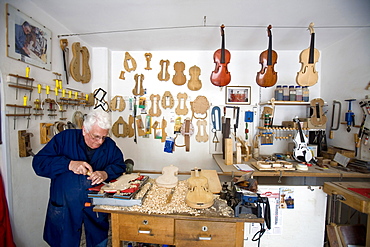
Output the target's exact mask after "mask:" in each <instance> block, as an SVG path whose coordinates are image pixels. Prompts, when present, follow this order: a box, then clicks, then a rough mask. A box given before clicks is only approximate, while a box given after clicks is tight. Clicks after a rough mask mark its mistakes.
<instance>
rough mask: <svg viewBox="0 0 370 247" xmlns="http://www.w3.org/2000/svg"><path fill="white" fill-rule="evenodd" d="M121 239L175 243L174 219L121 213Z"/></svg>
mask: <svg viewBox="0 0 370 247" xmlns="http://www.w3.org/2000/svg"><path fill="white" fill-rule="evenodd" d="M119 217H120V219H119V239H124V240H126V241H136V242H144V243H157V244H173V243H174V221H175V220H174V219H173V218H166V217H156V216H139V215H119Z"/></svg>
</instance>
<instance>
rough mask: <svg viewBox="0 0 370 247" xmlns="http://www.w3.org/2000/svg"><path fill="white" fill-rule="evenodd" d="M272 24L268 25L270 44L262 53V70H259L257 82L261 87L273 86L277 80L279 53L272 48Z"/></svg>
mask: <svg viewBox="0 0 370 247" xmlns="http://www.w3.org/2000/svg"><path fill="white" fill-rule="evenodd" d="M271 28H272V26H271V25H269V26H268V27H267V36H268V37H269V45H268V48H267V50H265V51H263V52H261V54H260V64H261V66H262V67H261V70H260V71H259V72H257V76H256V82H257V84H258V85H259V86H260V87H272V86H274V85H275V84H276V82H277V72H275V70H274V66H275V64H276V62H277V57H278V55H277V53H276V51H274V50H273V49H272V32H271Z"/></svg>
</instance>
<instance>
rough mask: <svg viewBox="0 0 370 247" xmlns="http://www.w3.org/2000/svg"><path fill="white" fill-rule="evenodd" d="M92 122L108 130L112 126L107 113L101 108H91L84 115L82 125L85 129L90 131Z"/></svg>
mask: <svg viewBox="0 0 370 247" xmlns="http://www.w3.org/2000/svg"><path fill="white" fill-rule="evenodd" d="M94 124H97V125H98V126H99V127H100V128H102V129H107V130H109V129H110V128H111V127H112V123H111V117H110V115H109V113H107V112H106V111H104V110H102V109H96V110H91V111H90V112H89V113H88V114H87V115H86V117H85V121H84V124H83V125H84V127H85V129H86V130H87V131H90V130H91V128H92V126H93V125H94Z"/></svg>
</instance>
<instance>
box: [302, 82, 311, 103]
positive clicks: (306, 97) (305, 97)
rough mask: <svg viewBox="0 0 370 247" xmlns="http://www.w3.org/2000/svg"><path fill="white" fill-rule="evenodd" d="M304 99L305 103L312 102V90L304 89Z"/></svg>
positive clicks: (305, 87)
mask: <svg viewBox="0 0 370 247" xmlns="http://www.w3.org/2000/svg"><path fill="white" fill-rule="evenodd" d="M302 99H303V101H304V102H308V101H309V100H310V90H309V89H308V87H307V86H304V87H303V88H302Z"/></svg>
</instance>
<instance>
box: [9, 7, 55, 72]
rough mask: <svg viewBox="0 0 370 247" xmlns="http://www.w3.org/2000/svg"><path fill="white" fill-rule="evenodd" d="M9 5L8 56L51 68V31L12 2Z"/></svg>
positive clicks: (44, 67)
mask: <svg viewBox="0 0 370 247" xmlns="http://www.w3.org/2000/svg"><path fill="white" fill-rule="evenodd" d="M6 7H7V56H8V57H11V58H14V59H17V60H18V61H22V62H25V63H28V64H32V65H35V66H37V67H40V68H43V69H47V70H51V31H50V30H49V29H47V28H46V27H45V26H43V25H41V24H40V23H38V22H37V21H35V20H34V19H33V18H32V17H29V16H27V15H25V14H24V13H22V12H21V11H20V10H19V9H16V8H14V7H13V6H11V5H10V4H7V5H6Z"/></svg>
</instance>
